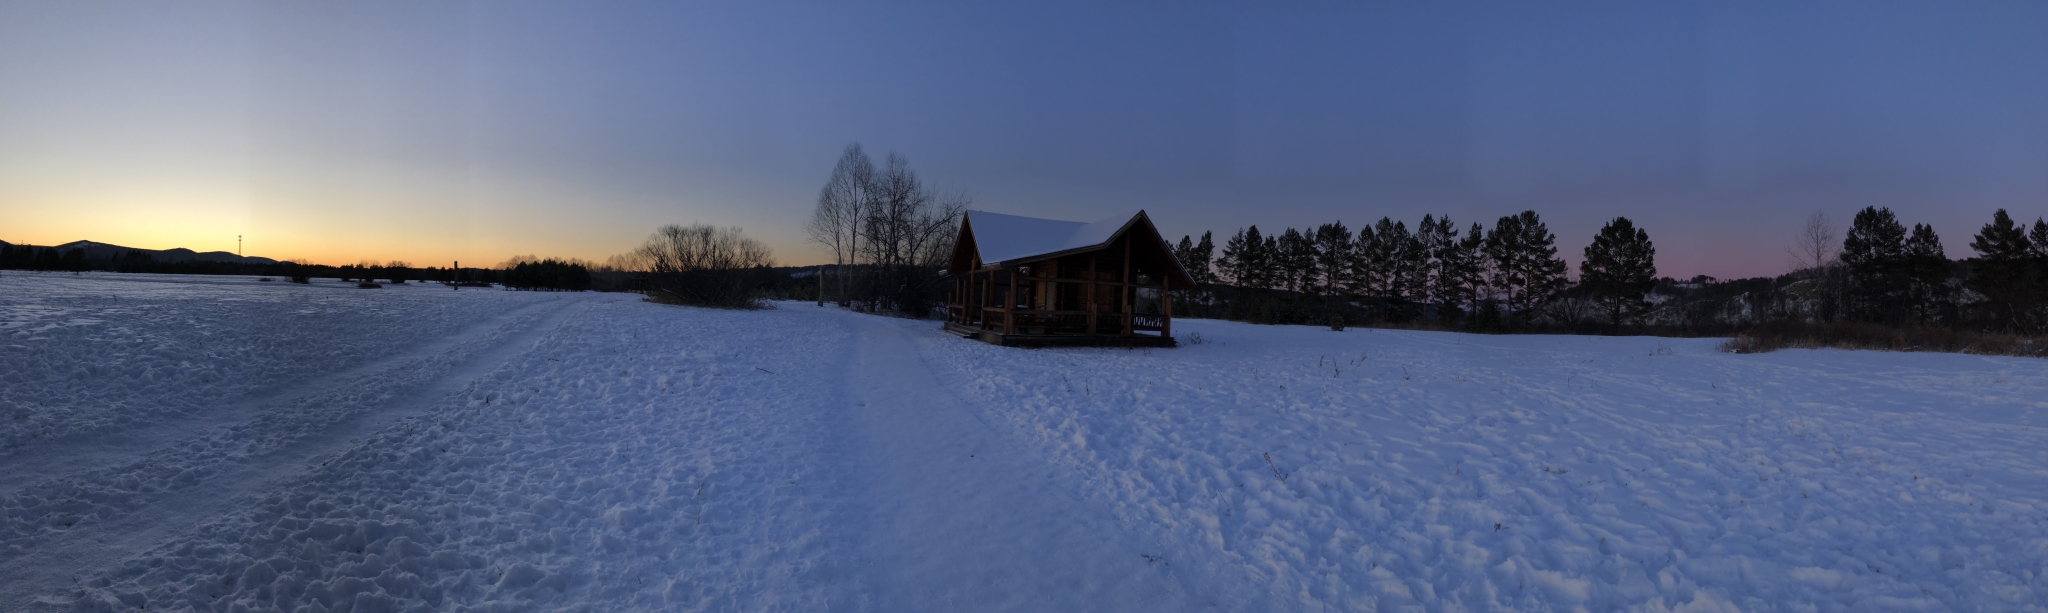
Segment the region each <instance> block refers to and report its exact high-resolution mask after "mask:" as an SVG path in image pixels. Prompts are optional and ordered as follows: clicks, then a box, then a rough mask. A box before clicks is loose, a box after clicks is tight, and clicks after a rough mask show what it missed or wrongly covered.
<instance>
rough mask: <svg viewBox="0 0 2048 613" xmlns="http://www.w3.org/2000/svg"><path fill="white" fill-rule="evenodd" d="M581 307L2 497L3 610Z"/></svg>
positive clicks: (321, 448)
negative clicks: (115, 462) (127, 459)
mask: <svg viewBox="0 0 2048 613" xmlns="http://www.w3.org/2000/svg"><path fill="white" fill-rule="evenodd" d="M548 306H552V307H553V308H552V309H551V310H548V311H547V312H545V313H541V312H537V311H541V310H544V308H545V307H548ZM579 306H582V305H580V304H576V302H575V301H573V299H571V298H555V299H551V300H549V301H548V302H545V303H541V304H540V305H535V306H534V307H530V308H527V309H521V310H518V311H514V312H512V313H510V314H507V315H505V316H502V317H500V318H498V319H496V320H495V321H496V322H498V325H496V326H474V327H472V328H470V330H469V331H467V333H466V334H464V335H463V336H460V337H457V339H455V340H451V341H450V342H446V343H438V344H434V345H429V346H427V347H423V348H422V349H420V350H418V351H415V352H412V353H410V354H408V355H406V356H402V357H398V358H393V359H389V360H385V361H383V362H382V363H381V365H382V366H383V367H382V368H375V369H369V370H359V371H351V372H350V373H345V374H343V375H337V376H336V377H334V378H331V379H329V380H328V381H327V382H325V383H323V384H320V385H319V386H318V390H316V391H314V392H310V393H307V394H302V395H299V396H297V397H296V398H294V399H293V400H292V401H291V402H290V403H289V405H287V406H282V407H277V408H275V409H272V410H268V411H262V412H261V413H259V414H257V415H255V416H254V417H253V418H252V419H249V420H247V421H245V422H243V423H239V424H234V425H231V426H226V427H219V428H214V429H212V430H211V431H201V432H198V433H196V434H197V435H196V436H192V437H189V438H186V439H184V440H180V441H176V442H174V443H172V444H170V445H167V446H165V447H162V448H158V449H156V450H154V451H151V452H148V453H143V454H137V455H136V456H134V459H133V460H132V461H130V462H127V463H124V464H118V465H114V466H109V467H106V468H101V469H98V470H90V471H85V472H81V473H74V474H71V475H67V476H66V477H63V478H56V479H46V480H43V481H39V482H35V483H32V484H30V485H28V486H26V487H22V488H20V489H19V490H16V491H13V492H9V493H8V494H6V495H5V496H4V497H0V528H4V530H0V554H4V555H0V577H4V579H0V610H33V609H43V608H54V607H57V606H60V605H59V604H58V603H57V602H54V601H47V600H33V599H34V598H38V597H48V596H50V595H53V594H56V593H57V592H58V590H62V589H65V588H69V587H72V583H73V582H74V581H75V580H76V579H77V578H78V577H80V576H82V575H84V574H88V573H89V572H90V571H92V570H94V569H97V568H102V567H107V566H111V565H112V564H113V563H116V562H118V561H120V560H122V559H126V558H128V557H130V556H132V555H135V554H137V553H139V552H142V551H145V550H147V549H148V548H150V547H152V546H154V545H155V544H156V543H158V542H161V541H163V540H164V539H165V538H168V537H169V536H171V535H173V534H176V533H177V532H178V531H182V530H186V529H189V528H191V527H192V526H195V525H197V524H199V523H200V522H203V521H205V520H206V519H207V518H210V517H214V516H217V515H220V514H222V513H225V512H227V511H228V510H230V509H232V508H234V507H235V505H237V504H240V503H242V502H243V499H244V498H245V497H246V496H248V495H251V494H254V493H257V492H261V491H264V490H266V489H268V488H270V487H272V486H273V485H274V484H276V483H279V482H282V481H284V480H286V479H289V478H290V477H292V476H294V475H297V474H298V473H300V472H302V471H303V470H305V469H306V468H307V467H306V465H305V464H306V463H307V462H310V461H312V460H314V459H317V458H321V457H325V456H329V455H332V454H334V453H336V452H338V451H340V450H342V449H343V448H345V446H346V445H347V444H348V443H349V442H350V441H351V440H352V439H353V438H354V437H357V436H359V435H362V434H364V433H367V432H369V431H371V430H373V429H375V428H377V427H380V426H384V425H388V424H390V423H392V422H394V421H398V420H403V419H409V418H411V417H412V416H414V415H416V414H418V413H420V412H423V411H426V410H428V409H430V408H432V407H433V406H434V405H435V404H436V403H438V402H440V401H442V400H443V399H445V398H447V397H449V396H450V395H453V394H457V393H460V392H462V391H463V390H464V389H466V388H467V387H468V386H469V385H471V382H472V381H474V380H475V379H477V378H479V377H481V376H483V375H485V374H487V373H489V372H490V371H491V370H492V369H494V368H496V367H497V366H498V365H499V364H501V363H503V362H505V361H507V360H509V359H512V358H513V357H515V356H517V355H519V354H520V353H521V352H523V351H525V350H526V349H527V348H529V347H530V346H531V344H532V343H533V341H534V340H536V339H538V338H540V337H541V336H542V335H543V334H545V333H546V331H548V330H551V329H553V328H555V327H556V326H558V325H560V323H561V322H562V321H563V320H564V319H565V318H567V317H568V316H569V315H570V314H572V313H573V312H575V311H577V310H579V309H578V308H577V307H579ZM350 374H353V375H355V376H349V375H350ZM262 404H270V403H262ZM143 510H147V511H148V512H146V513H139V512H137V511H143Z"/></svg>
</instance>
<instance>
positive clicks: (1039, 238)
mask: <svg viewBox="0 0 2048 613" xmlns="http://www.w3.org/2000/svg"><path fill="white" fill-rule="evenodd" d="M1137 217H1138V212H1137V211H1131V212H1128V213H1124V214H1121V215H1116V216H1113V217H1107V218H1104V219H1102V220H1101V221H1096V222H1092V223H1091V222H1080V221H1059V220H1055V219H1039V218H1036V217H1023V216H1019V215H1004V214H1002V213H990V212H988V211H968V212H967V223H968V225H970V226H972V227H973V228H974V246H975V247H976V248H977V249H979V250H980V252H981V253H980V255H981V261H983V262H986V263H988V264H996V263H999V262H1008V261H1010V260H1014V259H1018V258H1027V257H1032V256H1038V255H1045V254H1048V253H1058V252H1061V251H1069V250H1073V249H1082V248H1086V247H1095V246H1099V245H1102V244H1103V243H1107V242H1109V241H1110V239H1112V238H1116V232H1117V230H1121V229H1123V227H1124V226H1125V225H1128V224H1130V223H1131V220H1133V219H1136V218H1137Z"/></svg>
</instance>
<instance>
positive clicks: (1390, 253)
mask: <svg viewBox="0 0 2048 613" xmlns="http://www.w3.org/2000/svg"><path fill="white" fill-rule="evenodd" d="M1372 233H1373V242H1372V253H1371V258H1372V262H1373V274H1372V279H1373V288H1372V294H1371V296H1372V297H1373V298H1376V299H1378V300H1380V301H1381V302H1382V303H1385V304H1387V305H1389V306H1391V305H1392V304H1393V303H1394V302H1396V301H1398V300H1399V299H1400V298H1401V290H1402V287H1401V286H1402V282H1403V281H1405V280H1406V275H1404V274H1403V273H1404V271H1403V269H1402V265H1403V264H1405V262H1404V261H1403V258H1404V257H1405V256H1406V254H1404V253H1402V250H1404V249H1407V248H1408V242H1409V240H1411V238H1412V237H1410V236H1408V225H1407V224H1404V223H1401V222H1398V221H1394V220H1392V219H1389V218H1386V217H1381V218H1380V221H1379V223H1377V224H1373V228H1372Z"/></svg>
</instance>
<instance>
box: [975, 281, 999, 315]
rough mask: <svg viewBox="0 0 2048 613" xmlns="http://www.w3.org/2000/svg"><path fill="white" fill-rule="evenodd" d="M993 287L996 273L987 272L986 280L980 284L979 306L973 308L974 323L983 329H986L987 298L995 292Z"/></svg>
mask: <svg viewBox="0 0 2048 613" xmlns="http://www.w3.org/2000/svg"><path fill="white" fill-rule="evenodd" d="M995 285H996V271H993V270H991V271H988V280H987V281H983V282H982V283H981V304H978V305H975V306H974V321H976V322H978V324H979V325H980V326H981V327H983V328H986V327H988V304H989V302H988V298H989V293H991V292H994V291H995V289H994V288H995Z"/></svg>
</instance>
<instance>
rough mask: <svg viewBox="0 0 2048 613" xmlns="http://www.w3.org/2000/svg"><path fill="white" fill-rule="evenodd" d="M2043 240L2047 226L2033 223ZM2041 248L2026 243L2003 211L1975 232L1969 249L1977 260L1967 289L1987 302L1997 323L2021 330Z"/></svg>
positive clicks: (2000, 210)
mask: <svg viewBox="0 0 2048 613" xmlns="http://www.w3.org/2000/svg"><path fill="white" fill-rule="evenodd" d="M2035 227H2036V228H2037V229H2041V230H2043V231H2041V232H2039V233H2040V234H2042V235H2043V236H2042V237H2043V238H2048V225H2043V224H2040V223H2039V222H2036V223H2035ZM2040 248H2041V247H2040V245H2039V244H2038V243H2037V242H2035V241H2029V240H2028V238H2027V233H2026V232H2025V231H2024V230H2023V226H2021V225H2019V224H2016V223H2013V221H2012V217H2011V216H2009V215H2007V214H2006V213H2005V209H1999V210H1998V212H1996V213H1992V214H1991V223H1988V224H1984V228H1983V229H1981V230H1978V231H1977V236H1976V238H1975V239H1974V240H1971V241H1970V249H1972V250H1975V251H1976V252H1977V259H1976V261H1975V262H1973V265H1972V266H1971V268H1970V279H1969V281H1968V282H1967V284H1968V286H1969V288H1970V289H1972V290H1975V291H1976V292H1977V293H1979V294H1983V295H1984V297H1985V298H1986V302H1987V304H1986V305H1985V306H1986V307H1987V309H1988V310H1989V311H1990V312H1991V316H1992V318H1993V319H1994V320H1996V321H1997V323H1998V324H1999V325H2000V326H2002V327H2006V328H2022V327H2025V326H2026V323H2027V322H2025V321H2024V319H2025V316H2026V314H2027V309H2028V308H2029V307H2030V306H2031V305H2030V304H2029V303H2030V302H2032V301H2031V300H2030V299H2031V298H2032V294H2033V293H2034V292H2035V289H2034V285H2035V283H2036V282H2037V280H2036V279H2035V276H2036V275H2035V265H2036V264H2035V263H2036V262H2037V261H2039V259H2040V258H2039V256H2037V255H2036V252H2037V251H2038V250H2039V249H2040Z"/></svg>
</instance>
